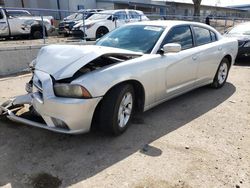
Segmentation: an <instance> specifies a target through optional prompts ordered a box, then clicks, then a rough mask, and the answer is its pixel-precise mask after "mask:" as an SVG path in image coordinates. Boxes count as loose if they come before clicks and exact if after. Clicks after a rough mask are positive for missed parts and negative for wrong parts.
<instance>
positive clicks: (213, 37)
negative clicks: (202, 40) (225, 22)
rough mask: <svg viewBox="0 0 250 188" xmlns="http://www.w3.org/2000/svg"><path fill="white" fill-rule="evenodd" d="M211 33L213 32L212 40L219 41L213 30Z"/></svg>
mask: <svg viewBox="0 0 250 188" xmlns="http://www.w3.org/2000/svg"><path fill="white" fill-rule="evenodd" d="M210 34H211V39H212V42H214V41H217V37H216V34H215V33H214V32H212V31H210Z"/></svg>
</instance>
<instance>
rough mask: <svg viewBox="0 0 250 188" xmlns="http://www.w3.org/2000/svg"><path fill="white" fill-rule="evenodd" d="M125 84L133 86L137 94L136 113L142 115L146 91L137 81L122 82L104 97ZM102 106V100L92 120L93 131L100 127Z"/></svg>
mask: <svg viewBox="0 0 250 188" xmlns="http://www.w3.org/2000/svg"><path fill="white" fill-rule="evenodd" d="M124 84H130V85H132V87H133V89H134V92H135V103H136V104H135V112H136V114H139V113H142V112H143V110H144V103H145V90H144V87H143V85H142V84H141V83H140V82H139V81H137V80H127V81H124V82H120V83H118V84H116V85H114V86H113V87H112V88H110V89H109V90H108V91H107V92H106V93H105V95H104V97H105V96H107V95H108V94H109V93H110V91H111V90H113V89H114V88H116V87H118V86H120V85H124ZM101 105H102V100H101V101H100V102H99V103H98V105H97V106H96V108H95V111H94V115H93V118H92V125H91V129H95V128H96V126H98V124H99V123H100V122H99V117H100V116H99V114H100V107H101Z"/></svg>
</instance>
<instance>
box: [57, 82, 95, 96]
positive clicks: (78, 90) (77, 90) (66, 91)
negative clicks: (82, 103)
mask: <svg viewBox="0 0 250 188" xmlns="http://www.w3.org/2000/svg"><path fill="white" fill-rule="evenodd" d="M54 92H55V95H56V96H58V97H65V98H78V99H79V98H80V99H89V98H91V97H92V96H91V95H90V93H89V91H88V90H87V89H86V88H84V87H83V86H80V85H76V84H55V85H54Z"/></svg>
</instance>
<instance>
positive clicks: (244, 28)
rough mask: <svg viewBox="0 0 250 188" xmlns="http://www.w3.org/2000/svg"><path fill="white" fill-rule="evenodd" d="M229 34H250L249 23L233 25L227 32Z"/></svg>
mask: <svg viewBox="0 0 250 188" xmlns="http://www.w3.org/2000/svg"><path fill="white" fill-rule="evenodd" d="M228 33H229V34H243V35H250V24H241V25H238V26H235V27H234V28H233V29H232V30H231V31H229V32H228Z"/></svg>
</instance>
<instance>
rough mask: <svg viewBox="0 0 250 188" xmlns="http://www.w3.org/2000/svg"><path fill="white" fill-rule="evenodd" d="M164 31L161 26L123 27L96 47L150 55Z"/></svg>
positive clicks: (103, 38) (104, 38) (106, 36)
mask: <svg viewBox="0 0 250 188" xmlns="http://www.w3.org/2000/svg"><path fill="white" fill-rule="evenodd" d="M163 31H164V28H163V27H159V26H149V25H128V26H123V27H120V28H118V29H116V30H114V31H112V32H110V33H108V34H107V35H105V36H104V37H102V38H101V39H100V40H99V41H98V42H97V43H96V45H99V46H108V47H114V48H122V49H126V50H131V51H135V52H143V53H150V52H151V51H152V49H153V48H154V46H155V44H156V42H157V41H158V39H159V38H160V36H161V34H162V32H163Z"/></svg>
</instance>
